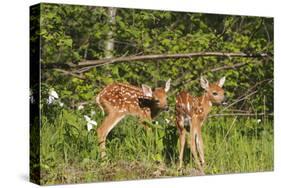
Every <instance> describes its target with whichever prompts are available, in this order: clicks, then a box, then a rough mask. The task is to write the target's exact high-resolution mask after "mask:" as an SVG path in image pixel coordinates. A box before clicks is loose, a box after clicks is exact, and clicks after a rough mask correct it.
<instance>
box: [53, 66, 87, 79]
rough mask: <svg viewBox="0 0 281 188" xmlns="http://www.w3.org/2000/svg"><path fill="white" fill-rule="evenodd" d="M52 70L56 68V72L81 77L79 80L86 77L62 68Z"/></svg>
mask: <svg viewBox="0 0 281 188" xmlns="http://www.w3.org/2000/svg"><path fill="white" fill-rule="evenodd" d="M54 70H56V71H58V72H60V73H62V74H64V75H70V76H74V77H76V78H79V79H81V80H85V79H86V78H85V77H84V76H82V75H78V74H75V73H73V72H70V71H66V70H63V69H54Z"/></svg>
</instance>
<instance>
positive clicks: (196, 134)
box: [190, 118, 203, 172]
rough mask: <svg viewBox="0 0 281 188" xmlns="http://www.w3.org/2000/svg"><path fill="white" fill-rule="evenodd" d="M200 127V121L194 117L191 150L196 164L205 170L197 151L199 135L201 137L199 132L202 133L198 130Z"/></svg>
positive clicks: (191, 128) (201, 169)
mask: <svg viewBox="0 0 281 188" xmlns="http://www.w3.org/2000/svg"><path fill="white" fill-rule="evenodd" d="M198 128H200V124H199V122H198V121H197V119H196V118H192V121H191V127H190V134H191V136H190V138H191V140H190V150H191V152H192V155H193V158H194V161H195V163H196V165H197V166H198V167H199V170H200V171H201V172H203V168H202V166H201V163H200V161H199V159H198V153H197V145H198V144H197V143H199V137H200V136H199V134H200V135H201V131H200V130H198Z"/></svg>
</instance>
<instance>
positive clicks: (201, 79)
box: [200, 76, 209, 90]
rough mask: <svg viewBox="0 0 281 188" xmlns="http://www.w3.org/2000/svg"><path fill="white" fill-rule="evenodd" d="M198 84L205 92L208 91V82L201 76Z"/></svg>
mask: <svg viewBox="0 0 281 188" xmlns="http://www.w3.org/2000/svg"><path fill="white" fill-rule="evenodd" d="M200 84H201V87H202V88H203V89H205V90H208V89H209V81H208V80H207V79H206V78H204V77H203V76H201V78H200Z"/></svg>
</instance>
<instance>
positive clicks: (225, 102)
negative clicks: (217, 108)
mask: <svg viewBox="0 0 281 188" xmlns="http://www.w3.org/2000/svg"><path fill="white" fill-rule="evenodd" d="M221 104H222V105H223V106H226V105H227V104H228V103H227V101H226V97H225V96H224V98H223V100H222V103H221Z"/></svg>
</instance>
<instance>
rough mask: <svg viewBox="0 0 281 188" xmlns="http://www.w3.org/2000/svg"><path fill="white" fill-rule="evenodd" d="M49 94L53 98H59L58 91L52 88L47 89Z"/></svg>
mask: <svg viewBox="0 0 281 188" xmlns="http://www.w3.org/2000/svg"><path fill="white" fill-rule="evenodd" d="M49 96H52V97H54V98H55V99H58V98H59V95H58V93H57V92H56V91H55V90H54V89H51V90H50V91H49Z"/></svg>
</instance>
